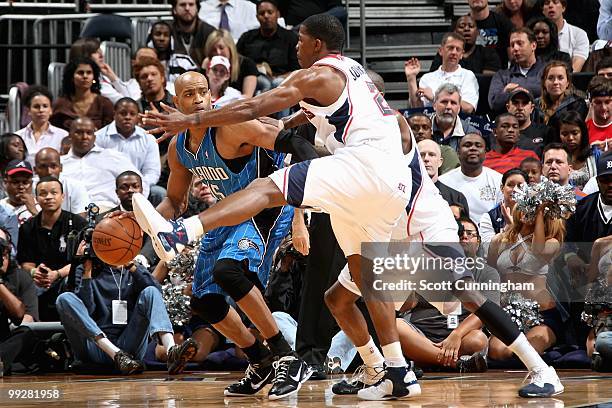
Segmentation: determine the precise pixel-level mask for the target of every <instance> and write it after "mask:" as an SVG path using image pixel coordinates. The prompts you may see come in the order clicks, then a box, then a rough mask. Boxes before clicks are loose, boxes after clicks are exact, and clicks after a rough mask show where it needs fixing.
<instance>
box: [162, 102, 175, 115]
mask: <svg viewBox="0 0 612 408" xmlns="http://www.w3.org/2000/svg"><path fill="white" fill-rule="evenodd" d="M161 107H162V109H163V110H165V111H166V112H168V113H172V112H178V110H177V109H175V108H173V107H172V106H168V105H166V104H165V103H163V102H161Z"/></svg>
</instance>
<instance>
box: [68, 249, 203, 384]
mask: <svg viewBox="0 0 612 408" xmlns="http://www.w3.org/2000/svg"><path fill="white" fill-rule="evenodd" d="M85 247H86V244H85V242H84V241H82V242H81V243H80V244H79V248H78V250H77V252H76V255H77V256H78V257H82V256H83V255H84V254H85V253H86V252H87V251H85ZM90 249H91V248H90ZM81 259H82V263H81V264H80V265H79V266H77V270H76V274H77V275H79V274H82V280H81V282H80V285H79V286H77V287H75V289H74V290H75V292H65V293H62V294H61V295H60V296H59V297H58V298H57V301H56V305H57V310H58V312H59V316H60V319H61V321H62V325H63V326H64V329H65V330H66V335H67V336H68V340H69V341H70V344H71V346H72V350H73V352H74V354H75V357H76V358H77V359H78V360H80V361H81V362H83V363H85V364H87V363H93V364H98V365H101V366H107V367H110V366H113V365H114V367H115V368H116V369H117V370H118V371H119V372H121V373H122V374H126V375H128V374H134V373H138V372H141V371H142V370H144V365H143V363H142V359H143V358H144V355H145V352H146V349H147V345H148V342H149V340H151V341H157V342H159V343H160V344H162V345H163V347H164V348H165V351H166V352H167V353H168V372H169V373H170V374H178V373H180V372H182V370H183V369H184V367H185V364H187V361H189V359H191V357H193V355H194V354H195V352H196V351H197V348H196V346H195V345H194V344H193V343H192V342H189V343H183V346H176V345H175V343H174V336H173V331H172V324H171V323H170V319H169V318H168V313H167V312H166V307H165V305H164V301H163V299H162V295H161V291H160V289H159V285H158V283H157V282H156V281H155V279H154V278H153V276H151V274H150V273H149V272H148V271H147V269H146V268H145V267H143V266H141V265H139V264H138V263H131V264H129V265H126V266H122V267H112V266H110V265H107V264H104V263H102V262H101V261H100V260H98V259H91V255H89V256H87V257H85V258H81Z"/></svg>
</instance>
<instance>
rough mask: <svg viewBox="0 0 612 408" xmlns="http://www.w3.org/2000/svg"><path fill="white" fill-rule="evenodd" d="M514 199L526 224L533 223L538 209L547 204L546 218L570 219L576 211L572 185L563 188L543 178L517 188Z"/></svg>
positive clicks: (513, 194)
mask: <svg viewBox="0 0 612 408" xmlns="http://www.w3.org/2000/svg"><path fill="white" fill-rule="evenodd" d="M512 198H513V199H514V201H516V208H517V209H518V210H519V211H520V212H521V213H522V214H523V216H524V220H525V222H533V221H534V220H535V217H536V213H537V211H538V208H539V207H540V206H541V205H542V204H543V203H546V207H545V208H544V217H546V218H552V219H568V218H569V217H570V215H572V214H573V213H574V212H575V211H576V193H575V192H574V188H573V187H572V186H570V185H566V186H562V185H560V184H557V183H555V182H552V181H550V180H548V179H547V178H546V177H542V181H541V182H539V183H535V184H527V183H524V184H523V185H521V186H520V187H515V188H514V192H513V193H512Z"/></svg>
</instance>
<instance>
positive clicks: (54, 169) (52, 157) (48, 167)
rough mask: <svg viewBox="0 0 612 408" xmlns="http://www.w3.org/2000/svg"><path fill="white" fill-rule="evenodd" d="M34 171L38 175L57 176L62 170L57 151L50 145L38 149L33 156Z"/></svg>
mask: <svg viewBox="0 0 612 408" xmlns="http://www.w3.org/2000/svg"><path fill="white" fill-rule="evenodd" d="M34 171H35V172H36V174H38V177H48V176H53V177H59V175H60V173H61V172H62V163H61V161H60V154H59V152H58V151H57V150H55V149H53V148H52V147H45V148H43V149H40V150H39V151H38V153H36V157H34Z"/></svg>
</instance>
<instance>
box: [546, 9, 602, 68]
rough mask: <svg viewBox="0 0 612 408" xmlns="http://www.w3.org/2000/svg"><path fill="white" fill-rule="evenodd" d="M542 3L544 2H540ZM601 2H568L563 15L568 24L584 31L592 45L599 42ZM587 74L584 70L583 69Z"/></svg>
mask: <svg viewBox="0 0 612 408" xmlns="http://www.w3.org/2000/svg"><path fill="white" fill-rule="evenodd" d="M539 1H542V0H539ZM599 1H600V0H572V1H568V2H567V9H566V10H565V12H564V13H563V15H564V16H565V19H566V22H567V23H569V24H572V25H574V26H576V27H580V28H581V29H583V30H584V31H585V32H586V34H587V38H588V40H589V43H590V44H592V43H593V42H595V41H596V40H597V19H598V18H599V10H600V4H599ZM582 71H583V72H585V70H584V68H583V69H582Z"/></svg>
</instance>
